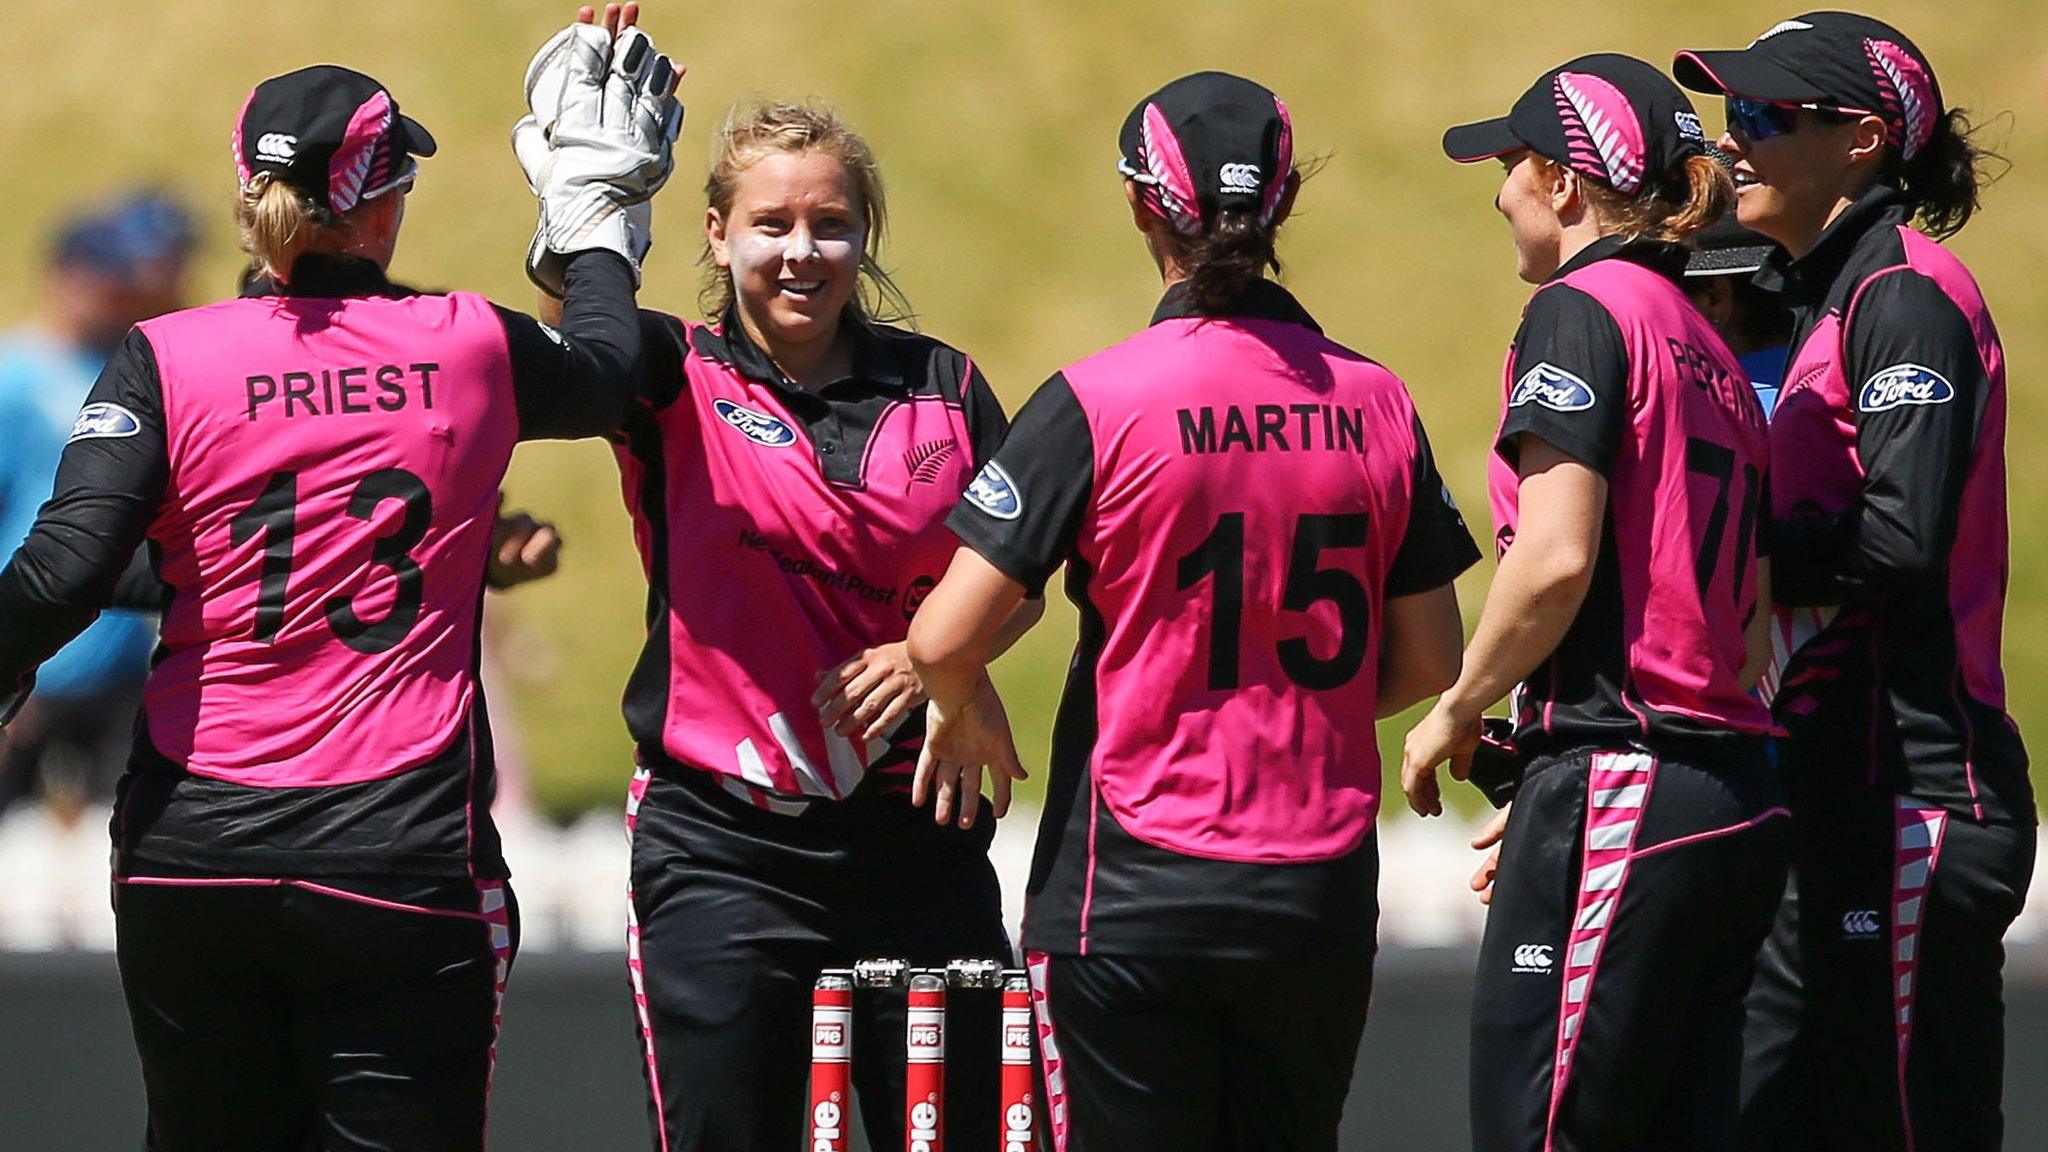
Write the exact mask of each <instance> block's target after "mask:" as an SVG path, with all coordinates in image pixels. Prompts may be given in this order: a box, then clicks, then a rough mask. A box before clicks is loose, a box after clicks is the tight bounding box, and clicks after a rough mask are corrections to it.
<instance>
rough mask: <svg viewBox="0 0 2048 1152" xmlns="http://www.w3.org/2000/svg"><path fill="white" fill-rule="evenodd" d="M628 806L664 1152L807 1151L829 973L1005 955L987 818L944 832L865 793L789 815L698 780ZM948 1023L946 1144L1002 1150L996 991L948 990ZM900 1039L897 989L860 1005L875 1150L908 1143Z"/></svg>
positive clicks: (638, 977)
mask: <svg viewBox="0 0 2048 1152" xmlns="http://www.w3.org/2000/svg"><path fill="white" fill-rule="evenodd" d="M869 783H870V784H874V783H877V781H874V780H872V779H871V780H870V782H869ZM634 795H635V797H636V799H635V800H634V801H633V802H632V805H631V806H630V807H629V809H628V812H629V816H628V826H629V827H630V828H631V830H632V877H633V879H632V883H633V891H632V903H631V907H632V913H633V928H632V937H631V939H630V941H629V948H630V959H629V964H630V966H631V975H632V981H633V990H634V999H635V1009H636V1012H637V1014H638V1016H639V1021H640V1029H641V1045H642V1051H643V1055H644V1057H645V1062H644V1069H645V1073H646V1076H647V1081H648V1085H649V1089H650V1099H649V1111H650V1120H651V1122H652V1126H653V1129H654V1141H653V1146H654V1148H655V1149H656V1150H657V1152H737V1150H741V1149H746V1150H752V1149H764V1150H768V1152H774V1150H777V1149H783V1148H796V1147H798V1146H799V1142H800V1140H801V1137H802V1135H803V1132H804V1120H805V1115H804V1113H805V1102H806V1095H805V1080H806V1077H807V1076H808V1074H809V1070H810V1053H811V1048H810V1036H811V1032H810V1021H811V1016H810V1004H811V987H812V984H813V982H814V981H815V980H816V978H817V975H818V972H819V970H820V969H824V968H844V967H850V966H851V965H852V964H853V962H854V961H856V960H861V959H872V958H899V959H905V960H909V961H910V962H911V963H912V964H915V965H919V966H938V965H941V964H944V963H945V962H946V961H948V960H953V959H979V958H990V959H1002V960H1005V961H1007V960H1008V959H1009V957H1010V956H1011V951H1010V942H1009V938H1008V936H1007V935H1006V934H1005V932H1004V929H1003V921H1002V900H1001V895H1000V892H999V891H998V889H997V885H996V875H995V869H994V867H993V866H992V865H990V863H989V860H988V842H989V839H990V837H991V836H992V835H993V822H992V821H990V820H989V819H988V817H987V815H986V813H984V815H983V817H982V819H981V820H979V821H977V827H975V828H973V829H970V830H966V831H962V830H961V829H958V828H953V827H938V826H936V825H934V824H933V823H932V818H931V812H930V810H929V809H912V808H910V807H909V804H908V802H907V801H906V800H904V799H903V798H902V797H901V796H897V795H892V794H884V793H881V792H880V790H879V789H868V790H864V791H862V792H859V793H856V795H855V797H853V798H850V799H848V800H846V801H843V802H840V803H837V804H828V803H819V804H815V805H813V806H812V807H811V808H810V810H809V811H807V812H805V813H804V814H803V815H800V816H784V815H778V814H775V813H771V812H766V811H762V810H760V809H757V808H754V807H752V806H751V805H749V804H748V803H747V802H746V801H744V800H741V799H739V798H737V797H734V796H731V795H729V794H727V793H726V792H725V791H724V790H723V789H721V788H720V787H719V786H718V785H717V784H716V783H715V782H714V781H712V780H711V778H710V777H709V776H708V775H706V774H703V773H697V772H691V771H688V770H677V771H675V772H674V773H673V777H671V775H664V776H662V777H659V778H653V779H649V778H648V777H647V776H646V775H645V774H644V773H643V774H642V775H641V776H640V777H638V778H636V780H635V784H634ZM946 1015H947V1021H946V1028H947V1035H946V1133H947V1140H948V1142H949V1144H950V1145H951V1146H952V1147H956V1148H994V1147H997V1146H998V1145H997V1142H996V1141H997V1135H998V1131H999V1129H998V1121H999V1117H998V1115H997V1099H998V1094H997V1090H996V1087H997V1069H998V1067H999V1055H1000V1052H1001V1033H1000V1022H1001V1006H1000V995H999V993H997V992H994V991H969V990H956V991H954V992H952V993H951V994H950V995H949V997H948V1002H947V1014H946ZM905 1026H906V1025H905V1019H904V994H903V992H902V990H901V989H873V990H864V991H861V992H858V993H857V994H856V996H855V1001H854V1022H853V1037H854V1038H853V1053H854V1055H853V1079H854V1089H855V1092H856V1095H857V1097H858V1099H859V1101H860V1113H861V1119H862V1125H863V1127H864V1128H865V1130H866V1133H867V1137H868V1143H869V1146H870V1147H872V1148H876V1149H896V1148H901V1147H903V1111H904V1100H903V1096H904V1083H903V1082H904V1066H903V1053H904V1031H905Z"/></svg>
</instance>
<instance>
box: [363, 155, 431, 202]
mask: <svg viewBox="0 0 2048 1152" xmlns="http://www.w3.org/2000/svg"><path fill="white" fill-rule="evenodd" d="M419 179H420V162H419V161H417V160H413V159H411V158H410V157H408V158H407V162H406V165H405V171H403V172H401V173H399V174H398V175H397V176H395V177H393V178H392V179H390V180H386V181H385V182H384V183H382V184H379V185H377V186H376V187H375V188H365V189H363V194H362V198H363V199H365V200H375V199H376V198H377V197H379V196H382V195H384V194H385V193H387V192H396V191H398V190H399V189H401V188H405V189H410V188H411V187H412V186H413V185H414V184H417V183H419Z"/></svg>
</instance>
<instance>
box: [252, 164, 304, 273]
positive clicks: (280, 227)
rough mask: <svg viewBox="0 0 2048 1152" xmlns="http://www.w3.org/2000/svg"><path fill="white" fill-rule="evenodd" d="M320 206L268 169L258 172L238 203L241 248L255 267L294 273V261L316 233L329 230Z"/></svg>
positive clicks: (258, 269)
mask: <svg viewBox="0 0 2048 1152" xmlns="http://www.w3.org/2000/svg"><path fill="white" fill-rule="evenodd" d="M319 217H320V212H319V209H318V208H316V207H314V205H313V203H312V202H311V201H310V200H307V199H306V198H305V197H304V196H302V195H300V194H299V193H298V191H296V190H295V189H293V188H292V187H291V185H289V184H286V183H285V182H284V181H283V180H280V179H277V178H276V177H275V176H273V175H272V174H270V173H268V172H258V173H257V174H256V175H255V176H254V177H252V178H251V179H250V181H249V186H248V187H247V188H245V189H243V191H242V195H241V199H240V200H238V201H237V202H236V206H235V223H236V225H237V226H238V227H239V228H240V230H241V234H242V251H244V252H246V253H248V254H249V259H250V260H251V261H253V262H254V265H255V270H256V271H257V272H258V273H259V274H261V275H265V276H269V277H271V278H273V279H276V280H286V279H289V278H290V276H291V271H292V265H294V264H296V263H298V260H299V257H300V256H303V255H305V254H306V252H307V251H309V250H310V249H311V248H312V246H313V242H314V239H315V237H316V236H317V235H318V234H319V233H321V232H324V231H326V225H324V224H322V223H321V222H320V219H319Z"/></svg>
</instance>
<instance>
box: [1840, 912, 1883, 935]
mask: <svg viewBox="0 0 2048 1152" xmlns="http://www.w3.org/2000/svg"><path fill="white" fill-rule="evenodd" d="M1879 927H1880V925H1879V923H1878V920H1877V911H1876V910H1875V909H1864V910H1861V911H1857V912H1845V913H1843V914H1842V935H1843V936H1875V935H1877V931H1878V928H1879Z"/></svg>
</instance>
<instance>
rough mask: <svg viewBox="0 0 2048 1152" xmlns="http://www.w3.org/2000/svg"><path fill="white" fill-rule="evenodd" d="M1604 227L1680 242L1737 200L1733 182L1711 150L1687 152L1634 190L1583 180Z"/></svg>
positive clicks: (1631, 235)
mask: <svg viewBox="0 0 2048 1152" xmlns="http://www.w3.org/2000/svg"><path fill="white" fill-rule="evenodd" d="M1579 187H1580V188H1581V189H1583V190H1584V192H1585V196H1586V202H1587V203H1588V204H1591V205H1592V206H1593V211H1594V212H1595V213H1597V214H1598V215H1599V217H1600V222H1601V224H1602V225H1603V226H1604V231H1606V232H1608V233H1613V234H1618V235H1622V236H1626V237H1628V238H1630V239H1632V240H1633V239H1645V240H1666V241H1670V242H1672V243H1681V242H1683V241H1684V240H1685V239H1686V238H1687V237H1689V236H1691V235H1692V234H1693V233H1695V232H1697V231H1699V230H1700V229H1702V228H1705V227H1706V226H1707V225H1709V224H1712V223H1713V222H1714V221H1716V220H1719V219H1720V218H1721V217H1722V215H1723V214H1725V213H1726V212H1727V211H1728V210H1729V209H1730V208H1732V207H1734V205H1735V182H1734V180H1732V179H1731V178H1730V177H1729V175H1728V173H1727V170H1726V169H1723V168H1722V167H1721V166H1720V165H1719V164H1717V163H1715V162H1714V160H1713V158H1712V157H1709V156H1688V157H1686V160H1685V165H1684V166H1683V167H1682V168H1680V169H1679V170H1678V171H1677V172H1674V173H1671V174H1670V175H1668V176H1665V177H1661V178H1660V177H1657V176H1651V177H1649V178H1647V179H1645V180H1644V182H1643V186H1642V187H1641V188H1638V189H1637V190H1636V191H1635V192H1634V194H1629V193H1624V192H1617V191H1615V190H1614V189H1613V188H1611V187H1609V186H1608V185H1606V184H1603V183H1600V182H1599V181H1597V180H1591V179H1584V180H1581V181H1580V183H1579Z"/></svg>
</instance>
